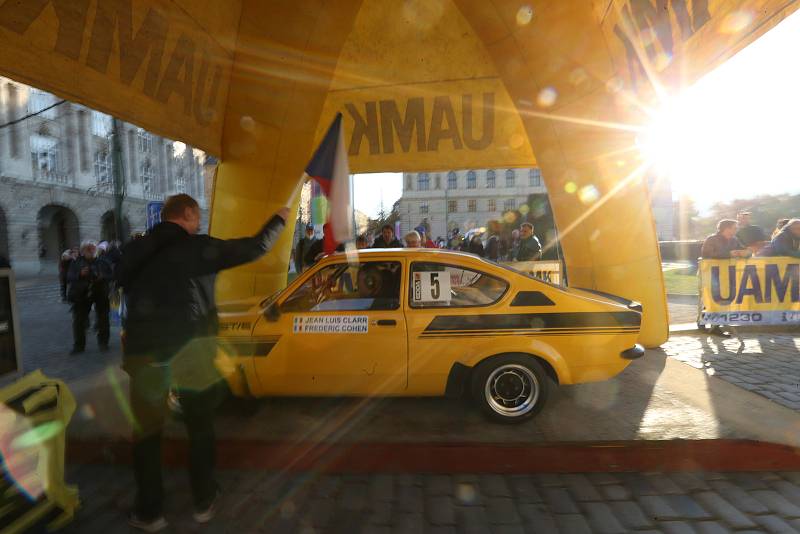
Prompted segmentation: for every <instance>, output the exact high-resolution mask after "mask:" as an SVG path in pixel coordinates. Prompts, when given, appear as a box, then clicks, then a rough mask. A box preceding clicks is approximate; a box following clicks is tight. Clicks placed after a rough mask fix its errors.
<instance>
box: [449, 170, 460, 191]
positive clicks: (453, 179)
mask: <svg viewBox="0 0 800 534" xmlns="http://www.w3.org/2000/svg"><path fill="white" fill-rule="evenodd" d="M456 188H458V177H457V176H456V173H454V172H453V171H450V172H448V173H447V189H456Z"/></svg>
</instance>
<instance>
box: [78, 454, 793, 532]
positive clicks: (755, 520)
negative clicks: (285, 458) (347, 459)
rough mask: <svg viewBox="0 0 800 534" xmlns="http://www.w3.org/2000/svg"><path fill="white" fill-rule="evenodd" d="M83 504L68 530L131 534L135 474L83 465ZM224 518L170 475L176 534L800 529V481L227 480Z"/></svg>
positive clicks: (767, 476)
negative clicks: (196, 510)
mask: <svg viewBox="0 0 800 534" xmlns="http://www.w3.org/2000/svg"><path fill="white" fill-rule="evenodd" d="M70 479H71V481H73V482H77V483H78V484H79V485H80V490H81V498H82V501H83V503H84V506H83V508H82V509H81V510H80V511H79V512H78V515H77V518H76V521H75V522H74V523H73V524H72V525H71V526H70V527H68V528H67V529H66V530H65V532H68V533H74V534H77V533H80V534H94V533H100V534H113V533H117V532H128V531H129V530H128V527H127V526H126V525H125V523H124V514H125V512H126V510H127V509H128V508H129V507H130V506H131V503H132V499H133V490H132V478H131V475H130V472H129V470H128V469H127V468H125V467H121V466H116V467H111V466H81V467H78V468H75V469H73V471H72V472H71V473H70ZM219 479H220V483H221V485H222V486H223V491H224V493H223V496H222V498H221V499H220V502H219V512H218V516H217V518H216V519H214V520H213V521H212V522H211V523H210V524H209V525H207V526H205V527H203V528H202V529H201V528H199V527H198V526H196V525H194V524H193V523H192V520H191V500H190V497H189V493H188V489H187V482H186V475H185V474H184V473H182V472H175V471H172V472H169V473H168V474H167V476H166V481H165V487H166V490H167V491H166V494H167V495H168V498H167V503H166V511H165V515H166V517H167V520H168V521H169V522H170V523H171V528H170V529H169V531H168V532H178V533H183V532H209V533H222V532H231V533H233V532H236V533H239V532H242V533H249V532H270V533H282V532H286V533H294V532H298V533H299V532H302V533H312V532H319V533H325V532H336V533H343V534H350V533H359V532H364V533H369V532H376V533H392V532H403V533H404V532H410V533H412V532H413V533H427V532H430V533H456V532H475V533H478V532H480V533H483V532H498V533H526V532H527V533H537V534H540V533H549V532H555V533H564V534H581V533H588V532H599V533H609V534H610V533H625V532H647V533H655V532H664V533H695V532H696V533H714V534H716V533H724V532H732V531H736V532H800V473H772V472H768V473H670V474H657V473H649V474H638V473H590V474H579V473H578V474H538V475H508V476H506V475H423V474H400V475H389V474H375V475H368V476H367V475H312V474H305V475H291V476H288V475H277V474H274V473H266V472H258V471H249V472H245V471H225V472H222V473H220V476H219Z"/></svg>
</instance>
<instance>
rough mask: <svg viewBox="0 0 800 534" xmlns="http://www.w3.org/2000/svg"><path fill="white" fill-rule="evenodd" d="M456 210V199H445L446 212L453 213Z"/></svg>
mask: <svg viewBox="0 0 800 534" xmlns="http://www.w3.org/2000/svg"><path fill="white" fill-rule="evenodd" d="M457 211H458V201H457V200H448V201H447V213H455V212H457Z"/></svg>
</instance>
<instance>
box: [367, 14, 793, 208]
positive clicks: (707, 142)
mask: <svg viewBox="0 0 800 534" xmlns="http://www.w3.org/2000/svg"><path fill="white" fill-rule="evenodd" d="M740 15H741V16H742V17H744V19H745V22H746V17H747V14H740ZM739 22H741V19H740V21H739ZM798 55H800V11H797V12H796V13H794V14H792V15H790V16H789V17H787V18H786V19H785V20H783V21H782V22H781V23H780V24H779V25H778V26H776V27H775V28H773V29H772V30H770V31H769V32H767V33H766V34H765V35H763V36H762V37H761V38H759V39H758V40H756V41H755V42H753V43H752V44H751V45H750V46H748V47H746V48H745V49H743V50H742V51H740V52H739V53H738V54H736V55H735V56H733V57H732V58H730V59H729V60H728V61H726V62H725V63H723V64H722V65H721V66H719V67H718V68H717V69H715V70H714V71H712V72H710V73H709V74H707V75H706V76H705V77H703V78H701V79H700V80H699V81H697V82H696V83H695V84H694V85H693V86H691V87H689V88H688V89H686V90H684V92H683V93H682V94H681V95H678V96H677V97H674V98H673V99H672V100H670V101H668V102H665V103H664V104H663V106H662V109H660V110H657V111H656V113H655V115H654V120H653V123H652V124H651V125H650V126H649V128H648V129H647V131H646V133H644V134H642V136H641V137H642V139H641V144H642V150H643V152H644V153H645V156H646V157H647V159H648V160H650V161H651V162H652V163H653V167H654V169H655V171H656V172H657V173H659V174H660V175H661V176H662V177H663V178H662V179H668V180H670V182H671V184H672V189H673V194H674V196H675V197H677V196H679V195H682V194H688V195H689V196H690V197H692V198H693V199H694V200H695V204H696V206H697V207H698V208H699V209H700V210H706V209H708V208H709V207H710V206H711V205H712V204H714V203H715V202H719V201H726V200H733V199H735V198H751V197H755V196H758V195H759V194H780V193H796V192H799V191H800V162H798V158H797V154H798V153H800V142H799V141H800V135H799V132H798V130H800V68H798ZM535 148H536V147H534V152H535ZM402 185H403V184H402V174H400V173H380V174H357V175H355V181H354V189H355V207H356V209H358V210H360V211H363V212H364V213H366V214H367V215H369V216H372V217H374V216H375V215H377V213H378V211H379V210H380V205H381V200H383V205H384V209H385V210H386V211H389V210H390V209H391V207H392V204H393V203H394V202H395V201H396V200H397V199H399V198H400V195H401V194H402Z"/></svg>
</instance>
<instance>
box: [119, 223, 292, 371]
mask: <svg viewBox="0 0 800 534" xmlns="http://www.w3.org/2000/svg"><path fill="white" fill-rule="evenodd" d="M284 225H285V223H284V221H283V219H281V218H280V217H279V216H277V215H276V216H274V217H272V218H271V219H270V220H269V222H267V223H266V224H265V225H264V226H263V227H262V228H261V230H259V231H258V233H256V235H254V236H252V237H245V238H241V239H228V240H222V239H216V238H213V237H210V236H208V235H191V234H189V233H188V232H186V231H185V230H184V229H183V228H181V227H180V226H179V225H177V224H175V223H172V222H162V223H160V224H158V225H157V226H156V227H155V228H153V230H152V231H151V232H150V233H149V234H148V235H146V236H145V237H143V238H141V239H137V240H135V241H131V242H130V243H128V245H126V246H125V248H124V250H123V251H122V261H121V262H120V264H119V266H118V267H117V281H118V282H119V284H120V285H121V286H122V287H123V288H124V290H125V296H126V302H127V309H128V314H127V318H126V321H125V333H126V347H125V352H126V356H127V355H129V354H130V355H138V354H142V353H147V352H150V351H152V350H156V349H161V352H163V351H164V350H165V349H169V348H171V347H175V348H178V347H181V346H183V345H185V343H186V342H187V341H188V340H189V339H191V338H193V337H200V336H213V335H215V334H216V332H217V309H216V302H215V300H214V281H215V275H216V274H217V273H218V272H219V271H222V270H224V269H230V268H231V267H236V266H237V265H242V264H244V263H248V262H251V261H253V260H255V259H257V258H258V257H260V256H262V255H263V254H264V253H266V252H267V251H268V250H269V249H270V248H271V247H272V245H273V244H274V243H275V240H276V239H277V237H278V235H279V234H280V233H281V231H282V230H283V227H284Z"/></svg>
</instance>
